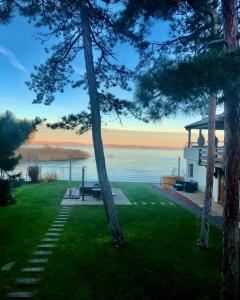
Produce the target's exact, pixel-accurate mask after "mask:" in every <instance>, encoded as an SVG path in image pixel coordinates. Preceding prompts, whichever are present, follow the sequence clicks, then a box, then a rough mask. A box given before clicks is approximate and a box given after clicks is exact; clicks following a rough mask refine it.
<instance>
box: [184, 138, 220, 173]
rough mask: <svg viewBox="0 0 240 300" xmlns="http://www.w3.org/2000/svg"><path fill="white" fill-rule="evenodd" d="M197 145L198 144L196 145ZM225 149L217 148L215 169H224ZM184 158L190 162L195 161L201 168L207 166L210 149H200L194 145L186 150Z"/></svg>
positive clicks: (205, 147)
mask: <svg viewBox="0 0 240 300" xmlns="http://www.w3.org/2000/svg"><path fill="white" fill-rule="evenodd" d="M195 144H196V143H195ZM223 153H224V147H216V148H215V168H219V169H222V170H223V168H224V158H223ZM184 158H185V159H186V160H188V161H195V162H196V163H197V164H198V165H199V166H205V167H206V166H207V159H208V147H207V146H204V147H198V146H195V145H194V143H193V144H191V145H190V147H188V146H187V147H185V148H184Z"/></svg>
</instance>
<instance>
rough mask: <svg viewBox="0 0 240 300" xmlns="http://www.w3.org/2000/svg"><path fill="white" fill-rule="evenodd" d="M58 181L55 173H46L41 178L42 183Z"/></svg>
mask: <svg viewBox="0 0 240 300" xmlns="http://www.w3.org/2000/svg"><path fill="white" fill-rule="evenodd" d="M57 179H58V177H57V173H56V172H54V171H53V172H48V171H47V172H46V173H45V174H44V178H43V181H44V182H51V181H56V180H57Z"/></svg>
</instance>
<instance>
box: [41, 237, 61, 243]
mask: <svg viewBox="0 0 240 300" xmlns="http://www.w3.org/2000/svg"><path fill="white" fill-rule="evenodd" d="M58 240H59V238H43V239H42V241H43V242H57V241H58Z"/></svg>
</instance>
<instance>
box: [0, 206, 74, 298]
mask: <svg viewBox="0 0 240 300" xmlns="http://www.w3.org/2000/svg"><path fill="white" fill-rule="evenodd" d="M71 210H72V207H71V206H65V207H62V208H61V210H60V211H59V213H58V215H57V216H56V218H55V219H54V221H53V224H52V225H51V227H50V228H49V229H48V232H47V233H46V234H45V237H43V238H42V242H47V243H46V244H40V245H38V246H37V248H40V249H43V250H40V249H39V251H34V252H33V253H32V255H33V256H34V258H32V259H30V260H29V261H28V262H29V263H30V264H32V265H33V266H34V267H32V266H28V267H25V268H22V270H21V272H22V273H28V274H31V273H33V274H37V273H41V272H43V271H44V269H45V268H44V267H42V266H43V265H45V264H46V263H47V262H48V258H45V257H46V256H48V255H51V254H52V253H53V251H51V250H48V249H52V248H54V247H56V244H55V242H57V241H58V240H59V238H60V236H61V233H62V231H63V227H64V226H65V223H66V221H67V220H68V217H69V216H70V213H71ZM44 249H46V250H44ZM14 264H15V262H11V263H8V264H6V265H4V266H3V267H2V269H1V270H5V269H6V270H7V269H8V268H9V269H10V268H11V267H12V266H13V265H14ZM38 265H40V267H39V266H38ZM39 280H40V279H39V278H35V277H19V278H16V280H15V285H16V286H17V287H18V288H19V287H22V288H23V289H24V287H25V288H26V287H27V288H28V290H27V291H24V290H22V291H14V292H10V293H8V294H7V295H6V297H7V298H12V299H27V298H32V297H33V295H34V294H33V292H32V291H29V288H31V287H34V286H36V285H37V284H38V282H39Z"/></svg>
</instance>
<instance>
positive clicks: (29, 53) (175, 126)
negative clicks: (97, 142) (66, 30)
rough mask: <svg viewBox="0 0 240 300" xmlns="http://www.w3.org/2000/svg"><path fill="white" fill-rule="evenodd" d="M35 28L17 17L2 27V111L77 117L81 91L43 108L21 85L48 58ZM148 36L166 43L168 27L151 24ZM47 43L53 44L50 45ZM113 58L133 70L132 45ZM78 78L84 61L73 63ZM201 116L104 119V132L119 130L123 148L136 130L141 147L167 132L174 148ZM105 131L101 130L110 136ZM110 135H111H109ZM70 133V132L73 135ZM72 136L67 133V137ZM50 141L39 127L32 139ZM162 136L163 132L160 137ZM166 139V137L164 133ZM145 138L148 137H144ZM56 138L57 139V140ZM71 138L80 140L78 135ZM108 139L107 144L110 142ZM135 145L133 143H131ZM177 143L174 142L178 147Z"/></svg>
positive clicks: (51, 118) (119, 93)
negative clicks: (145, 120) (154, 120)
mask: <svg viewBox="0 0 240 300" xmlns="http://www.w3.org/2000/svg"><path fill="white" fill-rule="evenodd" d="M38 30H39V29H37V28H35V27H34V26H33V25H31V24H29V23H28V22H27V20H26V19H24V18H22V17H19V16H15V18H14V19H13V20H12V22H11V23H10V24H7V25H2V26H1V29H0V66H1V68H0V112H4V111H6V110H11V111H12V112H13V113H14V114H15V115H16V116H17V117H19V118H29V119H31V118H33V117H35V116H39V117H42V118H46V119H47V121H48V122H53V121H57V120H59V119H60V118H61V116H63V115H67V114H70V113H77V112H79V111H81V110H82V109H85V108H86V106H87V103H88V94H87V93H86V91H84V90H82V89H72V88H71V87H68V88H66V89H65V92H64V93H63V94H57V95H56V100H55V102H53V103H52V104H51V105H50V106H46V105H44V104H32V100H33V99H34V94H33V93H32V92H30V91H29V90H28V88H27V86H26V84H25V82H26V81H27V80H29V79H30V73H31V72H32V71H33V66H34V65H39V64H40V63H43V62H44V61H45V59H46V57H47V54H46V53H45V51H44V47H45V45H42V44H41V42H40V40H38V39H37V38H36V33H37V32H38ZM152 38H153V39H155V40H165V39H167V38H168V26H167V24H165V23H161V24H159V23H158V24H155V25H154V26H153V30H152ZM50 42H51V41H50ZM116 56H117V58H118V59H119V61H120V62H121V63H123V64H126V65H127V66H128V67H132V68H133V67H134V66H135V65H136V64H137V61H138V55H137V53H136V52H135V51H134V50H133V49H132V48H131V46H129V45H127V44H124V45H119V46H118V47H117V48H116ZM73 67H74V69H75V73H76V76H78V74H80V73H82V72H83V71H84V61H83V57H80V58H79V62H74V65H73ZM115 92H116V95H117V96H119V97H121V96H122V97H126V98H128V99H133V92H125V91H121V90H120V89H116V90H115ZM199 118H200V116H199V115H189V114H188V115H183V114H179V115H177V116H176V117H175V118H170V119H164V120H162V121H161V122H159V123H155V124H153V123H150V124H146V123H143V122H141V121H137V120H136V119H134V118H133V117H131V118H130V117H127V118H123V122H122V124H120V123H119V122H118V121H117V120H116V117H114V116H112V117H104V118H103V121H104V122H103V128H105V129H108V130H110V131H111V130H117V131H116V133H119V132H121V131H126V132H128V135H127V136H126V134H127V133H126V132H125V136H126V137H128V139H127V138H126V140H125V141H124V139H122V140H121V143H122V144H125V145H127V144H128V142H129V141H130V142H131V138H132V139H134V141H135V137H136V131H141V132H146V134H144V138H143V135H142V134H139V135H137V136H138V141H137V144H139V145H148V144H149V141H151V140H152V143H153V144H154V142H153V141H154V138H155V139H156V136H153V133H154V132H155V133H162V134H163V133H166V132H169V133H171V134H170V136H171V139H173V143H172V142H170V141H169V139H166V145H168V144H169V145H171V146H172V145H174V139H175V140H176V137H177V136H178V133H179V132H181V133H184V132H185V130H184V126H185V125H187V124H189V123H192V122H194V121H196V120H198V119H199ZM110 131H105V132H110ZM111 132H112V131H111ZM71 134H72V133H71ZM71 134H70V135H71ZM43 135H45V136H44V140H47V139H48V138H49V139H52V138H53V137H54V135H55V134H54V132H52V133H50V130H45V129H44V126H40V128H39V132H38V133H37V134H36V136H35V140H41V139H42V138H43ZM163 135H164V134H163ZM68 136H69V133H66V131H61V139H62V141H65V140H66V139H68ZM164 136H165V137H166V135H164ZM146 137H147V138H146ZM56 139H58V138H56ZM74 139H76V141H78V138H77V137H76V135H74ZM105 139H106V143H107V144H113V143H114V141H113V140H112V139H111V138H110V137H109V135H106V134H105ZM108 139H109V140H108ZM135 143H136V141H135ZM176 144H177V143H176Z"/></svg>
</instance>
